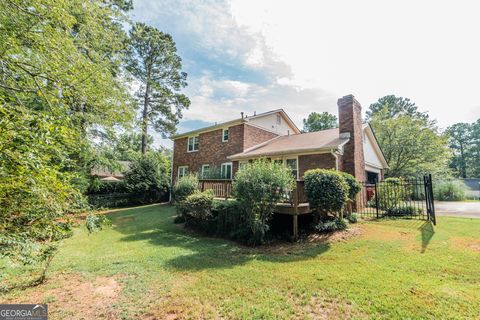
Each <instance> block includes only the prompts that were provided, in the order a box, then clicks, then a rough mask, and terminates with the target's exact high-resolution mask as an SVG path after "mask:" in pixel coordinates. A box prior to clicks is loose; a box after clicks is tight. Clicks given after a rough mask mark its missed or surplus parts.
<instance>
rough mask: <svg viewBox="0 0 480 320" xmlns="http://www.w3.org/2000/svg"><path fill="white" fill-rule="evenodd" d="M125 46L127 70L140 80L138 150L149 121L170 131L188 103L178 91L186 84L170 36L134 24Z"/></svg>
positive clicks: (185, 76)
mask: <svg viewBox="0 0 480 320" xmlns="http://www.w3.org/2000/svg"><path fill="white" fill-rule="evenodd" d="M129 48H130V53H131V54H130V58H129V61H128V70H129V71H130V73H131V74H132V75H133V77H134V78H135V80H137V81H138V82H139V83H140V87H139V89H138V91H137V103H138V105H139V106H140V108H141V110H142V111H141V113H142V119H141V128H142V153H146V151H147V134H148V127H149V125H153V127H154V129H155V130H156V131H157V132H160V133H162V134H163V135H166V134H172V133H174V132H175V126H176V125H177V123H178V119H179V118H181V117H182V111H183V110H184V109H186V108H188V106H189V105H190V100H189V99H188V98H187V97H186V96H185V95H183V94H181V93H180V92H179V91H180V90H181V89H182V88H184V87H185V86H186V85H187V83H186V78H187V74H186V73H185V72H182V71H181V68H182V60H181V58H180V57H179V56H178V54H177V49H176V47H175V43H174V42H173V40H172V37H171V36H170V35H169V34H166V33H163V32H161V31H159V30H157V29H156V28H154V27H150V26H147V25H146V24H144V23H137V24H135V25H134V26H133V28H132V29H131V31H130V45H129Z"/></svg>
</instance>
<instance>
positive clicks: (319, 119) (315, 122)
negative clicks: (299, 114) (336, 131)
mask: <svg viewBox="0 0 480 320" xmlns="http://www.w3.org/2000/svg"><path fill="white" fill-rule="evenodd" d="M336 127H338V120H337V116H336V115H333V114H331V113H328V112H322V113H318V112H311V113H310V114H309V115H308V117H307V119H303V131H304V132H313V131H321V130H326V129H332V128H336Z"/></svg>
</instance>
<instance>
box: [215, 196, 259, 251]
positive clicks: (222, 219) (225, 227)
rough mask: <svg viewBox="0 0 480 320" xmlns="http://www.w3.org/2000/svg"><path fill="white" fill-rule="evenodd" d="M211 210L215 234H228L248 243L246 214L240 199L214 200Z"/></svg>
mask: <svg viewBox="0 0 480 320" xmlns="http://www.w3.org/2000/svg"><path fill="white" fill-rule="evenodd" d="M213 212H214V216H215V221H216V234H217V235H223V236H229V237H231V238H232V239H236V240H239V241H242V242H246V243H248V238H249V237H250V235H251V233H250V228H249V226H248V224H247V223H246V222H247V214H246V212H245V209H244V207H243V206H242V204H241V202H240V201H238V200H215V201H214V204H213Z"/></svg>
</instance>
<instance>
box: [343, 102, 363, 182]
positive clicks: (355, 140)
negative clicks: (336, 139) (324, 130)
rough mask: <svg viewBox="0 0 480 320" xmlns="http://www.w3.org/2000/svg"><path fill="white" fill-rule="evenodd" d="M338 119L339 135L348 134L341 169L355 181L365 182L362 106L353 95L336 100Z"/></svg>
mask: <svg viewBox="0 0 480 320" xmlns="http://www.w3.org/2000/svg"><path fill="white" fill-rule="evenodd" d="M338 119H339V124H340V134H342V133H349V134H350V141H349V142H348V143H347V144H346V145H345V146H344V153H343V156H342V169H343V171H345V172H348V173H350V174H351V175H353V176H355V178H357V180H359V181H365V159H364V156H363V123H362V106H361V105H360V103H359V102H358V101H357V100H356V99H355V97H354V96H353V95H348V96H345V97H343V98H340V99H338Z"/></svg>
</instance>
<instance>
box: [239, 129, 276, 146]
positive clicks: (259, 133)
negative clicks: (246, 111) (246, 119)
mask: <svg viewBox="0 0 480 320" xmlns="http://www.w3.org/2000/svg"><path fill="white" fill-rule="evenodd" d="M244 130H245V132H244V133H245V135H244V138H243V141H244V142H243V148H244V150H245V149H248V148H251V147H253V146H256V145H257V144H260V143H262V142H265V141H268V140H270V139H273V138H275V137H277V136H278V134H275V133H273V132H270V131H266V130H263V129H260V128H258V127H254V126H251V125H248V124H246V125H245V128H244Z"/></svg>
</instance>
